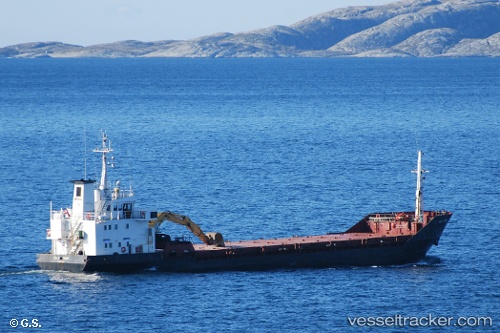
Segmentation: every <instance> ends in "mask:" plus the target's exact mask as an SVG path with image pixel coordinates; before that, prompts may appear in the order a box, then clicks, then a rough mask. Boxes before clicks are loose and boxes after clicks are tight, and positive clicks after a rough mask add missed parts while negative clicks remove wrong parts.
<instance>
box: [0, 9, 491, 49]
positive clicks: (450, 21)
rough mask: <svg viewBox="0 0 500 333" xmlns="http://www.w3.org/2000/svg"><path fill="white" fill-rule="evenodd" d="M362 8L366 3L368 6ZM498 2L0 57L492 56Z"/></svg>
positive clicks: (338, 13) (334, 15)
mask: <svg viewBox="0 0 500 333" xmlns="http://www.w3.org/2000/svg"><path fill="white" fill-rule="evenodd" d="M367 2H369V1H367ZM498 56H500V2H499V1H498V0H404V1H399V2H394V3H391V4H388V5H383V6H363V7H348V8H343V9H336V10H332V11H330V12H326V13H323V14H319V15H315V16H311V17H309V18H306V19H305V20H303V21H300V22H297V23H295V24H293V25H291V26H288V27H287V26H273V27H269V28H264V29H260V30H254V31H249V32H244V33H238V34H232V33H217V34H213V35H209V36H204V37H199V38H195V39H190V40H183V41H176V40H167V41H157V42H140V41H121V42H115V43H110V44H101V45H92V46H87V47H82V46H78V45H69V44H64V43H60V42H43V43H42V42H36V43H25V44H18V45H13V46H8V47H4V48H0V57H17V58H35V57H53V58H83V57H97V58H118V57H498Z"/></svg>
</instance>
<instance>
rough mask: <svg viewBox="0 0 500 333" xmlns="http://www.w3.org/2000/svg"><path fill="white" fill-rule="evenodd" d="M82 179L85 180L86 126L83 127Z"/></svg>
mask: <svg viewBox="0 0 500 333" xmlns="http://www.w3.org/2000/svg"><path fill="white" fill-rule="evenodd" d="M83 149H84V152H83V155H84V157H83V179H87V126H84V127H83Z"/></svg>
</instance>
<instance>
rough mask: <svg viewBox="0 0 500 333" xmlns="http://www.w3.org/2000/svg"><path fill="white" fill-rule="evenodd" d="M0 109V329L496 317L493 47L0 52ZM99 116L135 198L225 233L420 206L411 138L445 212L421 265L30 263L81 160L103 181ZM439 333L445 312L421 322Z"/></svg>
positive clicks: (44, 245)
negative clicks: (453, 54)
mask: <svg viewBox="0 0 500 333" xmlns="http://www.w3.org/2000/svg"><path fill="white" fill-rule="evenodd" d="M0 124H1V126H0V157H1V162H0V179H1V182H0V207H1V209H0V240H1V242H0V313H1V315H0V319H1V320H0V331H1V332H4V331H5V332H8V331H11V330H12V331H14V330H13V329H11V328H10V327H9V321H10V319H13V318H15V319H18V320H19V321H20V320H21V319H29V320H32V319H37V320H38V323H39V325H41V326H42V328H39V329H34V328H32V329H31V330H34V331H40V332H42V331H43V332H69V331H73V332H89V331H102V332H125V331H130V332H149V331H150V330H151V329H160V330H161V331H164V332H175V331H184V332H216V331H222V332H288V331H297V332H347V331H363V332H370V331H378V330H380V331H383V332H399V331H401V330H403V328H400V327H384V328H378V329H376V328H367V327H365V328H364V329H361V328H359V327H350V326H349V323H348V321H347V316H350V317H355V316H394V315H397V314H399V315H403V316H418V317H423V316H428V315H432V316H446V317H450V316H453V317H455V318H458V317H460V316H467V317H469V316H489V317H491V318H492V319H493V326H492V327H489V326H488V327H481V328H480V329H481V330H483V331H491V332H494V331H498V327H499V326H498V325H499V320H500V310H499V304H500V291H499V288H498V286H499V284H500V283H499V282H500V281H499V280H500V279H499V275H500V274H499V273H498V264H499V256H500V250H499V246H498V244H499V241H500V222H499V220H498V216H500V208H499V207H500V200H499V199H500V190H499V185H498V184H499V180H500V168H499V167H500V165H499V164H500V157H499V156H500V60H498V59H425V60H417V59H394V60H388V59H378V60H373V59H371V60H363V59H357V60H355V59H340V60H338V59H337V60H327V59H260V60H250V59H225V60H223V59H219V60H217V59H194V60H192V59H171V60H160V59H153V60H51V59H37V60H11V59H0ZM101 128H103V129H106V130H107V133H108V135H109V136H110V138H111V140H112V141H113V145H114V148H115V160H116V167H115V168H114V169H113V170H112V176H111V177H112V178H113V179H114V180H121V181H122V184H124V185H129V184H132V185H133V187H134V189H135V192H136V194H137V195H138V197H139V202H140V203H141V204H142V205H143V206H148V207H151V208H155V209H161V210H163V209H168V210H171V211H174V212H177V213H182V214H185V215H188V216H190V217H191V218H192V219H193V220H194V221H196V222H198V223H199V224H200V225H201V226H202V227H203V229H204V230H206V231H219V232H221V233H222V234H223V235H224V236H225V238H226V239H229V240H231V239H234V240H239V239H251V238H261V237H277V236H290V235H307V234H321V233H325V232H331V231H344V230H345V229H347V228H348V227H349V226H351V225H352V224H354V223H355V222H357V221H358V220H359V219H361V218H362V217H363V216H364V215H365V214H367V213H370V212H374V211H393V210H403V209H404V210H412V209H413V200H414V199H413V198H414V184H415V175H414V174H412V173H410V170H412V169H413V168H415V166H416V158H417V154H416V150H417V147H418V148H419V149H422V150H423V151H424V154H425V155H424V160H423V163H424V167H425V168H426V169H428V170H430V171H431V172H430V173H429V174H428V175H427V179H426V181H425V202H424V205H425V208H427V209H447V210H451V211H453V212H454V216H453V217H452V220H451V221H450V224H449V225H448V227H447V229H446V230H445V232H444V235H443V237H442V238H441V241H440V244H439V246H438V247H434V248H432V249H431V251H430V252H429V255H428V257H427V258H426V260H424V261H423V262H420V263H418V264H415V265H406V266H397V267H368V268H332V269H318V270H282V271H274V272H251V273H249V272H227V273H225V272H222V273H213V274H164V273H159V272H155V271H149V272H145V273H142V274H133V275H114V274H70V273H61V272H44V271H40V270H39V269H38V268H37V266H36V265H35V254H36V253H38V252H44V251H47V250H48V249H49V248H50V244H49V242H48V241H46V240H45V229H46V228H48V226H49V221H48V219H49V214H48V212H49V202H50V201H51V200H52V201H53V204H54V207H55V208H59V207H65V206H68V205H69V204H70V199H71V189H72V187H71V184H70V183H69V182H68V180H70V179H72V178H76V177H77V178H81V177H83V174H84V161H85V156H87V161H88V162H87V175H88V176H89V177H92V178H95V177H97V174H98V172H99V164H98V161H97V160H98V158H97V157H98V156H95V154H93V153H91V152H90V151H91V149H92V148H94V147H95V146H97V145H98V144H99V130H100V129H101ZM84 133H86V140H85V139H84V136H85V134H84ZM85 142H87V143H86V146H87V151H88V153H87V154H85V150H86V149H85ZM165 228H166V229H167V230H166V231H167V232H169V233H171V234H186V231H185V230H184V229H182V228H181V227H179V228H177V227H174V226H165ZM18 329H20V330H22V331H30V329H22V328H18ZM438 330H439V331H443V330H444V331H454V330H456V327H445V328H439V327H433V328H422V329H421V331H438ZM477 330H478V328H477V327H475V328H464V329H463V331H470V332H474V331H477Z"/></svg>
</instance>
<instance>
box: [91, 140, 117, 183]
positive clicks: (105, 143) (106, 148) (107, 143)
mask: <svg viewBox="0 0 500 333" xmlns="http://www.w3.org/2000/svg"><path fill="white" fill-rule="evenodd" d="M101 135H102V145H101V147H97V148H96V149H94V150H93V152H94V153H102V167H101V182H100V183H99V189H100V190H107V189H108V179H107V177H108V176H107V175H108V172H107V161H106V154H108V153H110V152H112V151H113V149H111V140H108V136H107V135H106V133H105V132H104V131H101Z"/></svg>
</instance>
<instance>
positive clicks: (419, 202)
mask: <svg viewBox="0 0 500 333" xmlns="http://www.w3.org/2000/svg"><path fill="white" fill-rule="evenodd" d="M412 172H414V173H416V174H417V190H416V193H415V222H423V212H424V198H423V197H424V195H423V192H422V191H423V185H422V181H423V179H424V177H423V176H422V174H423V173H424V172H429V171H427V170H424V169H423V168H422V151H421V150H419V151H418V160H417V170H413V171H412Z"/></svg>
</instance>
